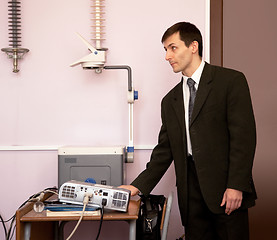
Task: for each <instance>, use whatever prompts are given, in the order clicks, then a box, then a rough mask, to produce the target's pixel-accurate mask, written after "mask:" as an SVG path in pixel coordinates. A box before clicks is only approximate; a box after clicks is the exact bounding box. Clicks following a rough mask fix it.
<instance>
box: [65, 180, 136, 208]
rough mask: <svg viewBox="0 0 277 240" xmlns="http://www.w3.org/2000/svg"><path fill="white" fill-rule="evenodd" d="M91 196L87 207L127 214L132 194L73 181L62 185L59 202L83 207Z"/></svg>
mask: <svg viewBox="0 0 277 240" xmlns="http://www.w3.org/2000/svg"><path fill="white" fill-rule="evenodd" d="M86 195H89V196H90V198H89V202H88V204H87V206H92V207H99V208H102V207H104V208H105V209H110V210H116V211H122V212H127V211H128V205H129V201H130V196H131V192H130V191H129V190H126V189H123V188H117V187H113V186H108V185H101V184H93V183H87V182H80V181H75V180H71V181H68V182H66V183H64V184H62V185H61V187H60V189H59V200H60V202H64V203H72V204H78V205H83V200H84V197H85V196H86Z"/></svg>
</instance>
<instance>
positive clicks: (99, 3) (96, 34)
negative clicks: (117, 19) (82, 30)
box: [91, 0, 105, 49]
mask: <svg viewBox="0 0 277 240" xmlns="http://www.w3.org/2000/svg"><path fill="white" fill-rule="evenodd" d="M92 1H93V5H92V6H91V7H92V21H93V25H92V28H93V32H92V33H93V38H92V40H95V46H96V49H102V48H101V42H102V41H103V40H105V39H104V38H103V35H104V34H105V33H104V32H103V29H104V28H105V26H104V22H105V19H104V14H105V12H104V8H105V0H92Z"/></svg>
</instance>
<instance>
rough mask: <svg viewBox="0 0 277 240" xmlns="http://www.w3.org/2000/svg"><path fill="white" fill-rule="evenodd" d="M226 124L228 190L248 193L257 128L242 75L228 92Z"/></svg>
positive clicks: (232, 82) (238, 74)
mask: <svg viewBox="0 0 277 240" xmlns="http://www.w3.org/2000/svg"><path fill="white" fill-rule="evenodd" d="M227 121H228V130H229V135H230V153H229V172H228V182H227V188H233V189H237V190H240V191H244V192H251V185H252V184H253V182H252V181H253V180H252V166H253V159H254V154H255V147H256V127H255V119H254V114H253V109H252V103H251V98H250V92H249V88H248V85H247V81H246V79H245V76H244V75H243V74H242V73H237V75H236V77H235V78H234V81H231V82H230V86H229V88H228V95H227Z"/></svg>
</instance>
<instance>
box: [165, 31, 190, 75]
mask: <svg viewBox="0 0 277 240" xmlns="http://www.w3.org/2000/svg"><path fill="white" fill-rule="evenodd" d="M163 45H164V49H165V51H166V56H165V59H166V60H167V61H168V62H169V63H170V65H171V67H172V69H173V71H174V72H175V73H178V72H182V73H183V74H184V75H186V76H188V74H189V72H190V68H191V67H192V66H191V65H192V56H193V53H192V52H193V47H191V46H189V47H187V46H186V45H185V43H184V42H183V41H182V40H181V39H180V34H179V32H177V33H174V34H173V35H171V36H170V37H168V38H167V39H166V40H165V41H164V42H163Z"/></svg>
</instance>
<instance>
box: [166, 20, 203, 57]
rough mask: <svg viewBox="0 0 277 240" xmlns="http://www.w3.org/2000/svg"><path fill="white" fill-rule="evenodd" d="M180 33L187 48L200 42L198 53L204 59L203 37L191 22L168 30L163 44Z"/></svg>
mask: <svg viewBox="0 0 277 240" xmlns="http://www.w3.org/2000/svg"><path fill="white" fill-rule="evenodd" d="M177 32H179V34H180V39H181V40H182V41H183V42H184V43H185V45H186V46H187V47H189V46H190V44H191V43H192V42H193V41H197V42H198V52H199V56H200V57H202V54H203V41H202V35H201V32H200V31H199V29H198V28H197V27H196V26H195V25H194V24H192V23H189V22H179V23H176V24H174V25H173V26H171V27H170V28H168V29H167V30H166V31H165V33H164V35H163V37H162V43H163V42H164V41H165V40H166V39H167V38H168V37H170V36H171V35H173V34H175V33H177Z"/></svg>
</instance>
